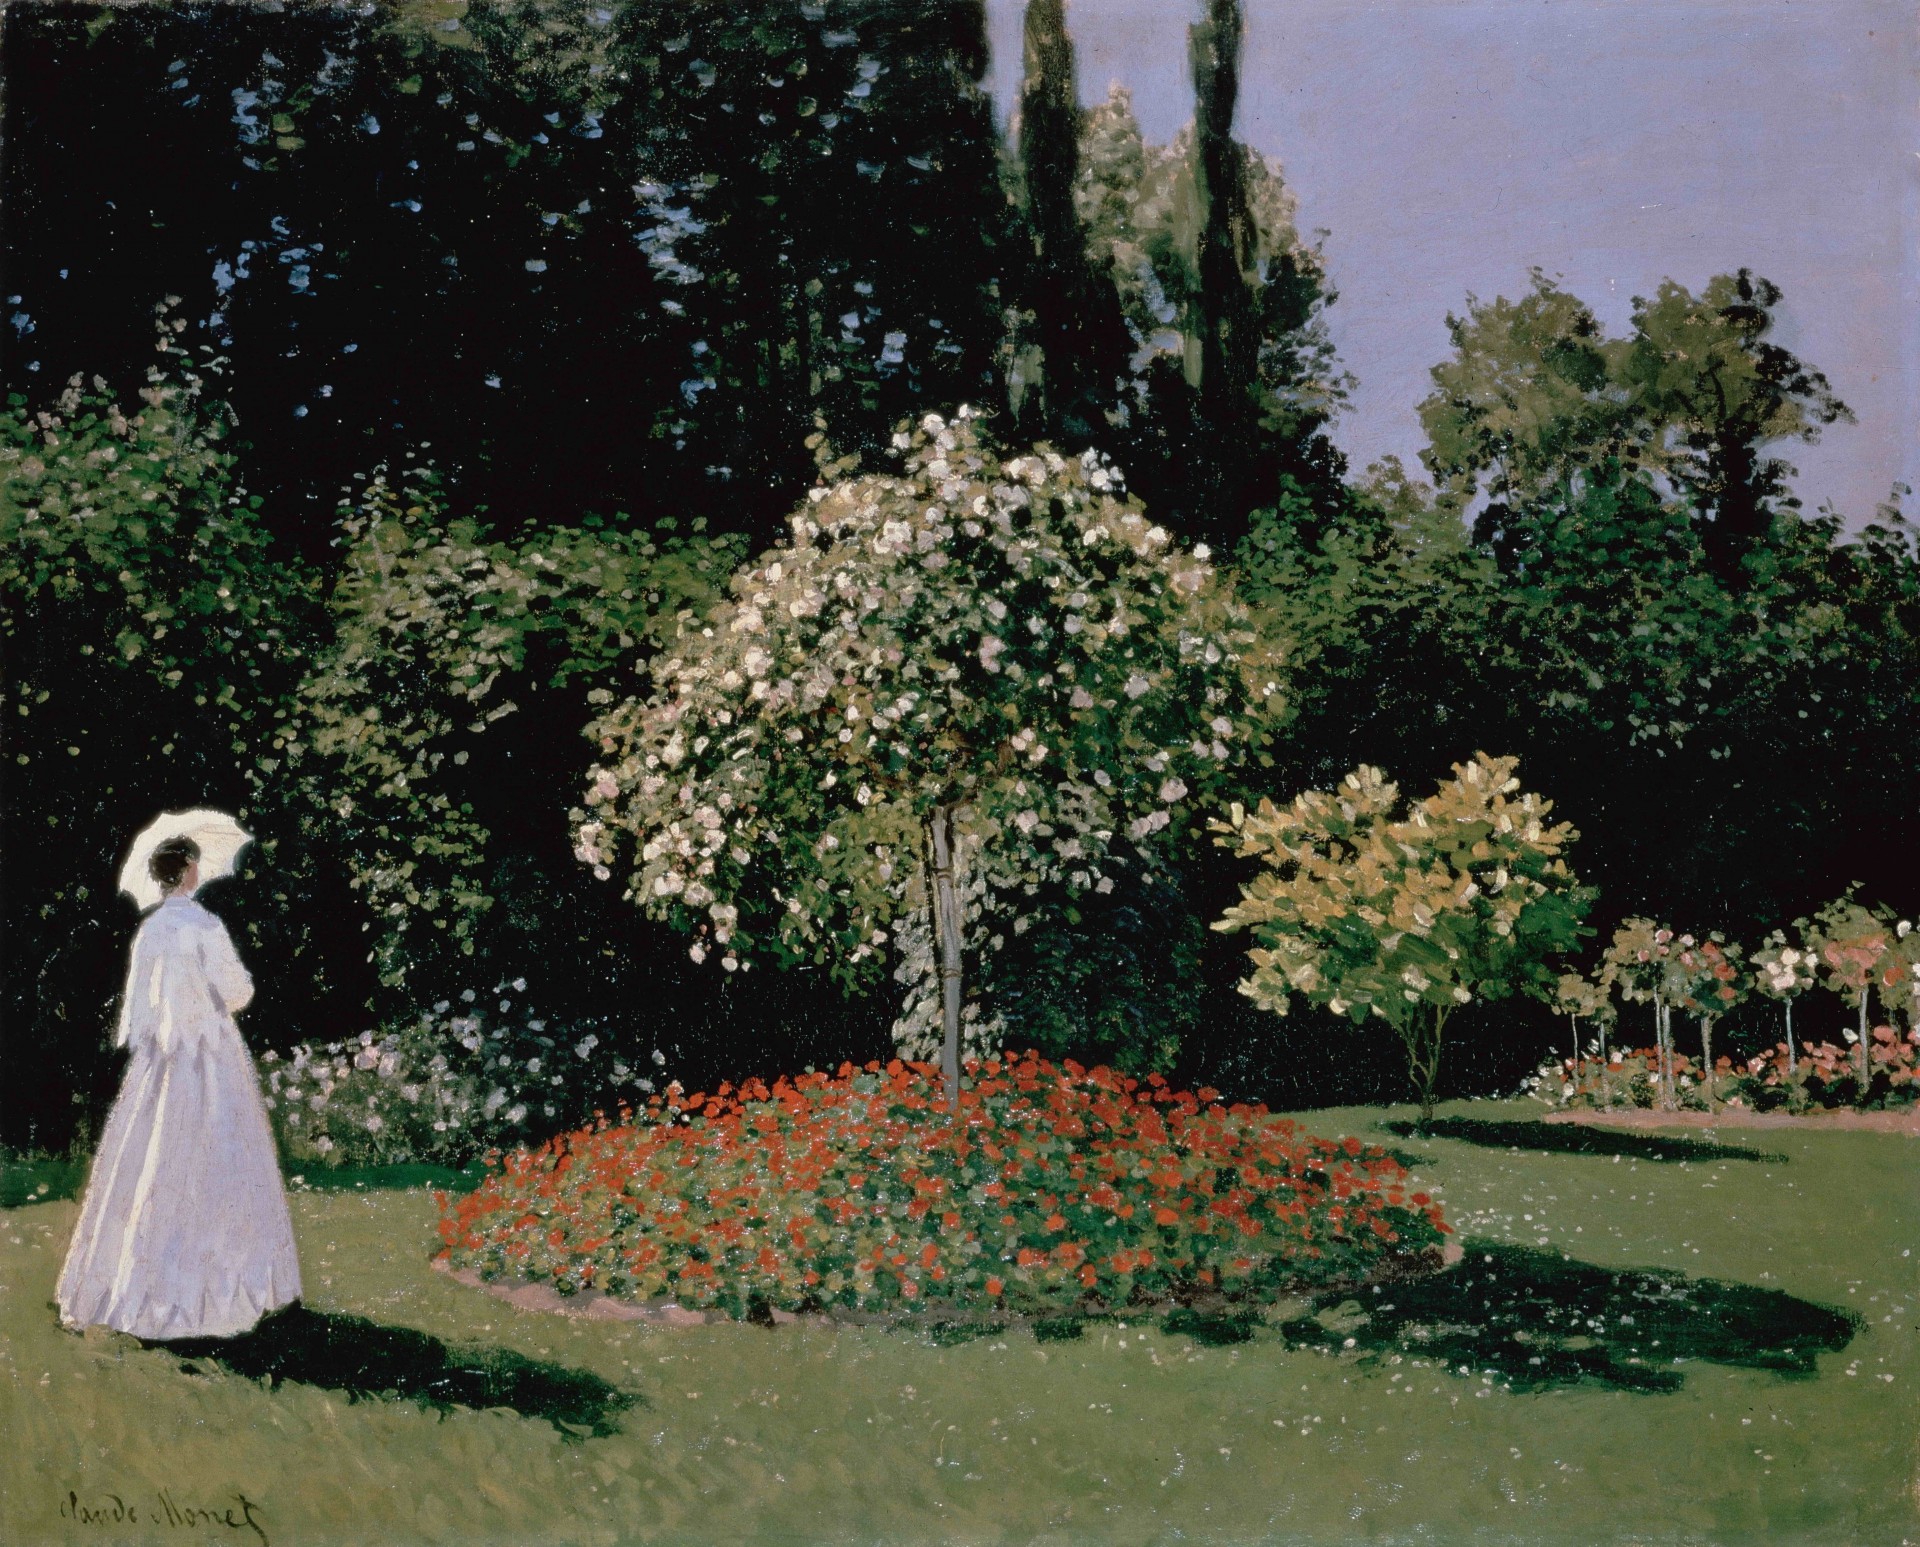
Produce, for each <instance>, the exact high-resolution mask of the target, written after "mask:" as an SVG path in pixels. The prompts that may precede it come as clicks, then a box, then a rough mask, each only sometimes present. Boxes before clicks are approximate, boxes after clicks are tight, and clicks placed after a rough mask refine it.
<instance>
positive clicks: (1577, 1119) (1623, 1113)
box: [1544, 1106, 1920, 1139]
mask: <svg viewBox="0 0 1920 1547" xmlns="http://www.w3.org/2000/svg"><path fill="white" fill-rule="evenodd" d="M1544 1120H1545V1121H1546V1122H1549V1123H1585V1124H1587V1125H1589V1126H1590V1127H1594V1128H1709V1129H1711V1128H1815V1129H1819V1128H1842V1129H1853V1130H1855V1131H1857V1132H1864V1133H1898V1134H1904V1135H1906V1136H1907V1137H1908V1138H1910V1139H1913V1138H1920V1106H1912V1107H1908V1108H1907V1109H1906V1110H1905V1111H1897V1110H1896V1111H1883V1112H1807V1113H1804V1114H1798V1115H1796V1114H1795V1113H1792V1112H1756V1111H1754V1110H1753V1109H1752V1108H1750V1107H1724V1106H1723V1107H1721V1108H1720V1109H1719V1110H1718V1111H1714V1112H1656V1111H1653V1110H1651V1109H1649V1108H1646V1107H1630V1108H1623V1109H1621V1110H1618V1111H1611V1112H1609V1111H1598V1112H1549V1113H1547V1114H1546V1117H1545V1119H1544Z"/></svg>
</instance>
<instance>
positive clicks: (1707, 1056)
mask: <svg viewBox="0 0 1920 1547" xmlns="http://www.w3.org/2000/svg"><path fill="white" fill-rule="evenodd" d="M1700 1058H1701V1067H1702V1068H1703V1069H1705V1070H1706V1075H1705V1078H1706V1082H1707V1110H1708V1111H1709V1112H1711V1111H1712V1110H1713V1017H1712V1016H1711V1015H1703V1016H1701V1017H1700Z"/></svg>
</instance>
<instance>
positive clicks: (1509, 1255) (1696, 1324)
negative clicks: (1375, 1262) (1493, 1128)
mask: <svg viewBox="0 0 1920 1547" xmlns="http://www.w3.org/2000/svg"><path fill="white" fill-rule="evenodd" d="M1466 1251H1467V1255H1466V1259H1465V1260H1464V1261H1463V1262H1462V1263H1461V1264H1460V1265H1459V1266H1458V1267H1456V1268H1453V1269H1451V1270H1449V1271H1447V1272H1444V1273H1436V1274H1434V1275H1433V1276H1432V1277H1430V1278H1424V1279H1407V1280H1401V1281H1399V1282H1396V1283H1392V1284H1386V1285H1382V1286H1381V1287H1380V1288H1379V1290H1378V1291H1377V1292H1368V1293H1366V1294H1364V1295H1360V1294H1354V1293H1351V1292H1349V1293H1342V1294H1329V1295H1323V1296H1321V1297H1320V1299H1318V1300H1317V1301H1316V1302H1315V1303H1314V1309H1313V1312H1312V1314H1310V1315H1307V1316H1302V1317H1298V1318H1296V1319H1294V1320H1292V1321H1288V1322H1285V1323H1283V1324H1282V1325H1281V1327H1280V1332H1281V1335H1282V1336H1284V1337H1285V1338H1286V1339H1287V1341H1288V1343H1289V1344H1291V1345H1292V1346H1294V1347H1297V1348H1313V1347H1318V1348H1334V1349H1338V1348H1342V1347H1346V1346H1348V1345H1349V1340H1351V1345H1352V1346H1353V1347H1356V1348H1358V1349H1360V1350H1361V1351H1362V1352H1363V1354H1364V1355H1366V1356H1368V1357H1369V1359H1370V1360H1379V1359H1381V1358H1384V1357H1386V1356H1388V1355H1392V1354H1400V1355H1411V1356H1413V1357H1415V1358H1424V1359H1428V1360H1431V1361H1432V1362H1433V1363H1434V1364H1435V1365H1440V1366H1445V1367H1446V1368H1448V1369H1450V1370H1453V1371H1454V1372H1455V1373H1457V1374H1458V1373H1466V1374H1473V1375H1486V1374H1492V1375H1495V1376H1497V1377H1499V1378H1500V1379H1502V1380H1503V1381H1504V1382H1505V1383H1506V1384H1507V1385H1508V1386H1509V1387H1511V1388H1512V1389H1513V1390H1515V1391H1536V1390H1540V1389H1543V1388H1545V1387H1549V1386H1566V1385H1572V1384H1574V1383H1576V1382H1579V1381H1592V1382H1595V1383H1598V1384H1600V1385H1604V1386H1611V1387H1614V1388H1616V1389H1618V1390H1622V1391H1641V1392H1654V1391H1677V1390H1678V1389H1679V1388H1680V1385H1681V1381H1682V1375H1681V1372H1680V1370H1679V1369H1677V1368H1676V1365H1678V1364H1680V1363H1681V1362H1682V1361H1691V1360H1695V1359H1700V1360H1705V1361H1707V1362H1709V1363H1713V1364H1725V1365H1734V1366H1737V1367H1739V1368H1742V1369H1750V1370H1772V1371H1774V1372H1775V1373H1777V1374H1781V1375H1787V1376H1805V1375H1812V1374H1813V1373H1814V1371H1815V1360H1816V1356H1817V1355H1819V1354H1821V1353H1826V1352H1831V1351H1835V1350H1838V1349H1842V1348H1845V1347H1846V1346H1847V1344H1848V1343H1849V1342H1850V1341H1852V1339H1853V1336H1854V1334H1855V1333H1856V1332H1858V1331H1859V1329H1860V1320H1859V1318H1858V1317H1856V1316H1853V1315H1850V1314H1848V1313H1847V1312H1844V1311H1838V1310H1832V1309H1829V1308H1828V1307H1826V1306H1823V1305H1815V1304H1813V1303H1812V1302H1811V1301H1807V1300H1799V1299H1796V1298H1794V1297H1793V1296H1792V1295H1789V1294H1785V1293H1783V1292H1782V1291H1780V1290H1777V1289H1753V1288H1749V1287H1748V1286H1747V1285H1744V1284H1729V1283H1723V1282H1721V1281H1719V1280H1717V1279H1704V1278H1703V1279H1689V1278H1688V1277H1687V1276H1686V1275H1684V1274H1680V1273H1662V1272H1655V1271H1645V1270H1640V1269H1632V1268H1628V1269H1610V1268H1599V1267H1595V1266H1593V1265H1592V1264H1591V1263H1585V1262H1573V1261H1570V1260H1568V1259H1566V1258H1564V1257H1562V1256H1560V1255H1559V1253H1557V1252H1548V1251H1536V1250H1531V1249H1529V1248H1527V1247H1523V1246H1511V1245H1506V1244H1503V1243H1500V1242H1491V1241H1470V1242H1468V1243H1466Z"/></svg>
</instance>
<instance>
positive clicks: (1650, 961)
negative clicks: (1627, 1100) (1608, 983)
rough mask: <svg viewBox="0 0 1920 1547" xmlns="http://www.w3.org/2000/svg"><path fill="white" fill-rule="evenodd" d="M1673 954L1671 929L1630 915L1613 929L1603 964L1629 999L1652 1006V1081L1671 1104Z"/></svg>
mask: <svg viewBox="0 0 1920 1547" xmlns="http://www.w3.org/2000/svg"><path fill="white" fill-rule="evenodd" d="M1672 955H1673V931H1672V930H1671V929H1667V928H1665V927H1664V926H1663V925H1659V924H1656V923H1654V921H1653V920H1652V919H1649V918H1638V917H1635V918H1630V919H1627V920H1626V921H1624V922H1623V923H1622V924H1621V925H1620V927H1619V928H1618V929H1616V930H1615V931H1614V932H1613V940H1612V941H1611V943H1609V945H1608V946H1607V952H1606V965H1607V966H1608V967H1609V968H1610V969H1611V970H1612V972H1613V975H1614V979H1615V981H1616V982H1618V983H1619V985H1620V996H1621V998H1623V999H1625V1000H1627V1001H1628V1002H1629V1003H1634V1004H1650V1005H1652V1006H1653V1045H1654V1084H1655V1086H1656V1088H1657V1092H1658V1097H1659V1101H1660V1104H1661V1105H1662V1106H1665V1107H1671V1106H1672V1105H1673V1060H1672V1046H1673V1042H1672V1034H1671V1031H1670V1029H1669V1026H1668V1013H1669V1009H1670V1007H1671V1004H1672V998H1671V990H1670V986H1669V984H1668V981H1667V980H1668V977H1669V972H1670V966H1671V958H1672Z"/></svg>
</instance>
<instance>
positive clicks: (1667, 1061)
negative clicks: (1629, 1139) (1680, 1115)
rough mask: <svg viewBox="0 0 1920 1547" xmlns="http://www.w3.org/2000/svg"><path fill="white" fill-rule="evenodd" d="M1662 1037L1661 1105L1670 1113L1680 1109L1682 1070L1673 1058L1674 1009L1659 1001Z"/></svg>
mask: <svg viewBox="0 0 1920 1547" xmlns="http://www.w3.org/2000/svg"><path fill="white" fill-rule="evenodd" d="M1657 1005H1658V1010H1659V1018H1660V1025H1659V1037H1660V1105H1661V1106H1662V1107H1663V1108H1664V1109H1665V1110H1666V1111H1669V1112H1674V1111H1678V1110H1679V1107H1680V1069H1679V1064H1678V1061H1677V1060H1676V1059H1675V1058H1674V1056H1673V1007H1672V1006H1671V1005H1669V1004H1668V1003H1667V1002H1666V1001H1665V1000H1664V999H1663V1000H1659V1001H1657Z"/></svg>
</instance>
